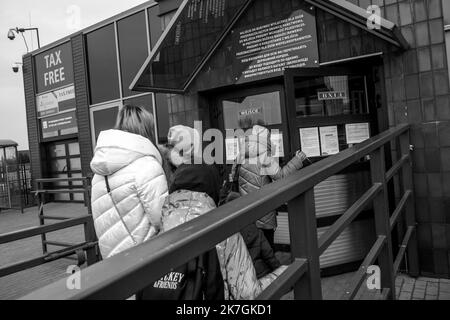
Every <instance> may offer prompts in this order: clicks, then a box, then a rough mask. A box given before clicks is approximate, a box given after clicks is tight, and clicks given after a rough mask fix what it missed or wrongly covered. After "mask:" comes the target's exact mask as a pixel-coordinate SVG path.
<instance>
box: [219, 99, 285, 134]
mask: <svg viewBox="0 0 450 320" xmlns="http://www.w3.org/2000/svg"><path fill="white" fill-rule="evenodd" d="M222 106H223V117H224V123H225V129H237V128H239V127H240V125H239V122H240V121H250V120H253V121H258V120H260V121H262V123H264V125H274V124H280V123H281V104H280V93H279V92H278V91H275V92H269V93H262V94H257V95H252V96H245V97H236V98H227V99H224V100H223V101H222Z"/></svg>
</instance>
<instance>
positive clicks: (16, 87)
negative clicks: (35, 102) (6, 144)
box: [0, 0, 146, 150]
mask: <svg viewBox="0 0 450 320" xmlns="http://www.w3.org/2000/svg"><path fill="white" fill-rule="evenodd" d="M143 2H146V1H145V0H120V1H117V0H116V1H111V0H39V1H35V0H15V1H4V0H3V1H0V139H12V140H14V141H16V142H17V143H18V144H19V150H28V136H27V134H28V133H27V123H26V113H25V98H24V89H23V75H22V72H21V71H19V72H18V73H14V72H13V71H12V66H13V64H14V63H15V62H21V61H22V55H23V54H25V53H26V51H27V49H26V46H25V43H24V41H23V39H22V37H21V36H20V35H18V36H17V35H16V39H15V40H14V41H11V40H9V39H8V38H7V33H8V30H9V29H10V28H15V27H19V28H20V27H23V28H27V27H30V26H32V27H37V28H39V36H40V40H41V46H45V45H47V44H49V43H52V42H54V41H56V40H58V39H60V38H63V37H65V36H67V35H70V34H72V33H74V32H76V31H78V30H80V29H83V28H86V27H88V26H90V25H93V24H95V23H97V22H99V21H102V20H104V19H107V18H109V17H111V16H113V15H115V14H118V13H120V12H122V11H125V10H127V9H130V8H132V7H134V6H137V5H139V4H141V3H143ZM78 13H79V14H78ZM77 17H79V19H77ZM25 38H26V40H27V43H28V46H29V47H30V51H31V50H32V49H33V48H34V49H37V42H36V36H35V32H34V31H27V32H26V33H25Z"/></svg>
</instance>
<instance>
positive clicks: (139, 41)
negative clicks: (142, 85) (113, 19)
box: [117, 11, 148, 97]
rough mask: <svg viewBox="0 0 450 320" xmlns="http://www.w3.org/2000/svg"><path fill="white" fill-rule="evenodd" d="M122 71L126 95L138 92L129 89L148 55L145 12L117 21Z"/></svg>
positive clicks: (123, 89)
mask: <svg viewBox="0 0 450 320" xmlns="http://www.w3.org/2000/svg"><path fill="white" fill-rule="evenodd" d="M117 34H118V39H119V40H118V41H119V53H120V54H119V55H120V72H121V76H122V93H123V96H124V97H128V96H131V95H133V94H137V93H138V92H133V91H131V90H130V89H129V87H130V84H131V82H132V81H133V79H134V76H135V75H136V74H137V73H138V71H139V69H140V68H141V66H142V64H143V63H144V61H145V59H146V58H147V57H148V43H147V29H146V26H145V12H144V11H141V12H139V13H136V14H134V15H132V16H129V17H127V18H124V19H122V20H120V21H118V22H117Z"/></svg>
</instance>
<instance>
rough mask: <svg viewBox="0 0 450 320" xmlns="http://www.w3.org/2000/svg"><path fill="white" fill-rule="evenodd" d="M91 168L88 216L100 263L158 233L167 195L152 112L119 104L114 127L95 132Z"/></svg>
mask: <svg viewBox="0 0 450 320" xmlns="http://www.w3.org/2000/svg"><path fill="white" fill-rule="evenodd" d="M91 169H92V171H93V172H94V173H95V175H94V178H93V180H92V214H93V218H94V225H95V231H96V233H97V237H98V240H99V246H100V252H101V254H102V256H103V258H104V259H105V258H108V257H111V256H113V255H114V254H117V253H119V252H121V251H124V250H126V249H128V248H131V247H133V246H135V245H138V244H140V243H142V242H144V241H146V240H148V239H149V238H151V237H152V236H154V235H156V234H157V233H158V232H159V228H160V226H161V208H162V205H163V203H164V200H165V198H166V196H167V194H168V192H167V180H166V176H165V173H164V170H163V159H162V157H161V153H160V152H159V150H158V148H157V147H156V143H155V135H154V118H153V116H152V114H151V113H149V112H147V111H146V110H145V109H143V108H140V107H134V106H124V107H123V108H122V109H121V110H120V112H119V115H118V117H117V124H116V129H114V130H106V131H102V132H101V133H100V135H99V138H98V140H97V146H96V148H95V153H94V157H93V159H92V162H91ZM108 190H109V192H108Z"/></svg>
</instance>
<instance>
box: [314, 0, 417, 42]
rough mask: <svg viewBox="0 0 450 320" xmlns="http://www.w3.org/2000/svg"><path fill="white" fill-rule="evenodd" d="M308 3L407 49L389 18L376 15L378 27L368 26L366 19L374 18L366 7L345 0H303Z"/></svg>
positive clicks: (400, 34)
mask: <svg viewBox="0 0 450 320" xmlns="http://www.w3.org/2000/svg"><path fill="white" fill-rule="evenodd" d="M305 1H306V2H308V3H309V4H311V5H313V6H315V7H317V8H319V9H321V10H323V11H326V12H328V13H330V14H332V15H334V16H335V17H338V18H340V19H342V20H344V21H347V22H348V23H351V24H352V25H354V26H356V27H358V28H361V29H363V30H365V31H367V32H369V33H371V34H373V35H375V36H377V37H378V38H381V39H383V40H385V41H387V42H389V43H390V44H392V45H394V46H396V47H398V48H400V49H402V50H407V49H408V48H409V44H408V42H407V41H406V39H405V38H404V37H403V35H402V33H401V32H400V29H399V28H398V27H397V25H396V24H395V23H393V22H391V21H389V20H386V19H384V18H382V17H381V16H376V17H375V18H376V19H377V22H379V24H378V28H369V27H368V21H369V19H370V18H374V17H373V14H372V13H371V12H369V11H368V10H366V9H363V8H361V7H358V6H357V5H355V4H353V3H351V2H348V1H346V0H305Z"/></svg>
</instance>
